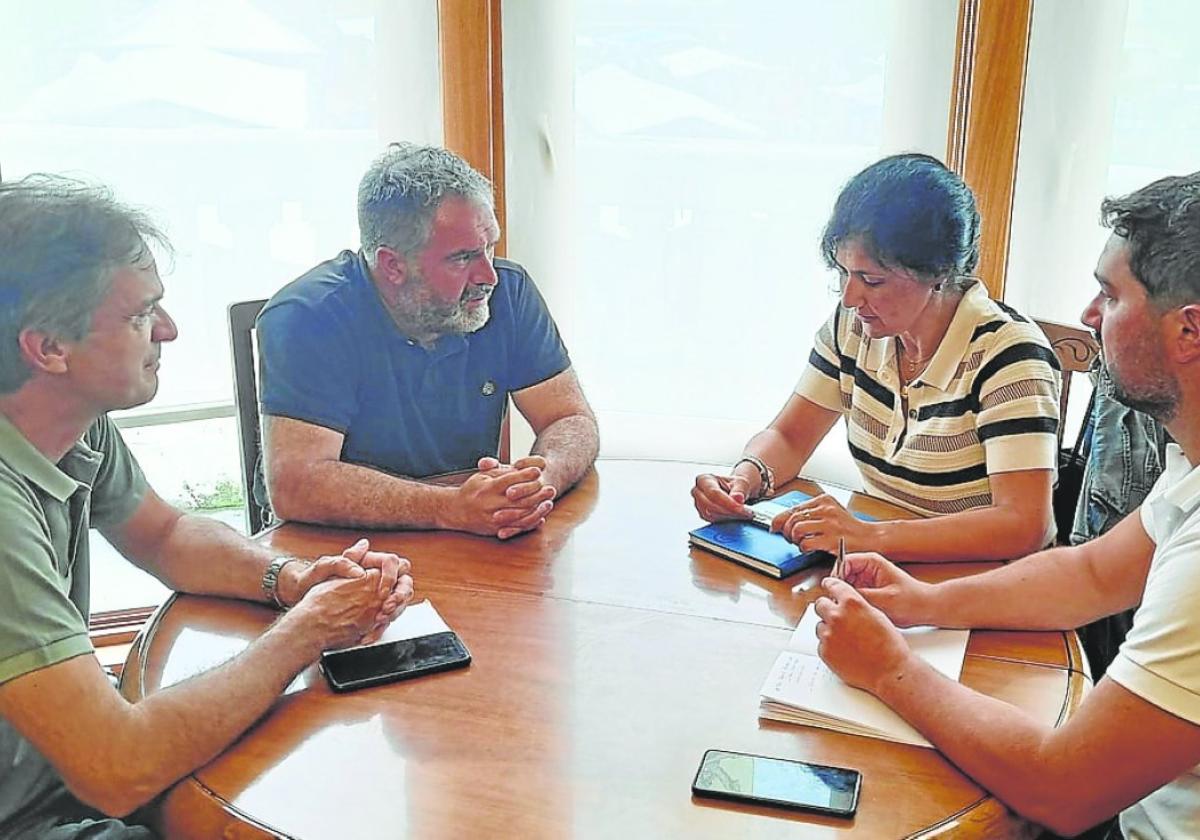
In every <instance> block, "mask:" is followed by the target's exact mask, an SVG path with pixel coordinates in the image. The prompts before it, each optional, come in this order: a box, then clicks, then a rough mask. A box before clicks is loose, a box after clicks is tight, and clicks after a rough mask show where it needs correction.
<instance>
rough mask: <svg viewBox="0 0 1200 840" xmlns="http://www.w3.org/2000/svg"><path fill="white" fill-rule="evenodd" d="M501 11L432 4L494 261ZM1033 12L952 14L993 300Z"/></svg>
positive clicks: (125, 624) (457, 125)
mask: <svg viewBox="0 0 1200 840" xmlns="http://www.w3.org/2000/svg"><path fill="white" fill-rule="evenodd" d="M501 5H502V3H501V0H475V2H462V0H438V24H439V27H438V28H439V33H438V39H439V55H440V57H441V76H442V99H443V131H444V138H445V139H444V143H445V145H446V147H447V148H448V149H451V150H452V151H454V152H456V153H458V154H460V155H462V156H463V158H464V159H466V160H467V161H468V162H469V163H470V164H471V165H472V166H473V167H475V168H476V169H478V170H479V171H480V172H482V173H483V174H484V175H485V176H487V177H488V178H489V179H490V180H491V181H492V183H493V184H494V186H495V194H496V215H497V218H498V220H499V222H500V230H501V239H500V242H499V244H498V246H497V249H496V252H497V254H499V255H503V254H505V253H506V250H505V244H506V239H505V234H504V231H505V230H506V226H505V224H504V222H505V216H506V213H505V189H504V141H505V133H504V98H503V75H502V72H503V71H502V67H503V54H502V47H503V44H502V35H501V12H502V9H501ZM1032 10H1033V0H960V2H959V8H958V34H957V42H956V45H955V67H954V80H953V84H952V87H951V103H950V122H949V125H948V126H947V139H946V163H947V165H948V166H950V168H951V169H953V170H954V171H955V172H957V173H959V174H960V175H961V176H962V177H963V178H964V180H965V181H966V182H967V183H968V184H969V185H970V186H971V188H972V189H973V190H974V191H975V195H976V199H977V201H978V203H979V208H980V212H981V216H982V229H981V243H980V264H979V271H978V273H979V275H980V276H981V277H982V278H983V280H984V282H985V284H986V285H987V288H988V290H989V292H990V293H991V295H992V297H994V298H997V299H1003V297H1004V286H1005V272H1006V270H1007V262H1008V249H1009V237H1010V228H1011V216H1012V206H1013V195H1014V190H1015V182H1016V164H1017V154H1018V151H1019V149H1018V146H1019V140H1020V127H1021V108H1022V105H1023V102H1024V91H1025V73H1026V65H1027V59H1028V53H1029V40H1030V28H1031V24H1032ZM234 413H235V412H234V406H233V403H232V402H231V401H227V402H217V403H203V404H196V405H187V406H175V407H170V408H162V409H149V408H148V409H144V410H133V411H130V412H126V413H123V414H121V415H120V416H119V417H117V418H115V419H116V424H117V426H118V427H119V428H135V427H138V426H149V425H167V424H173V423H181V422H187V421H191V420H203V419H214V418H222V417H232V416H233V415H234ZM156 609H157V607H154V606H146V607H135V608H129V609H122V610H111V611H104V612H98V613H95V614H94V615H92V617H91V622H90V629H91V636H92V642H93V644H94V645H95V646H96V647H97V650H98V652H99V651H100V650H101V649H111V651H112V652H117V651H120V650H121V648H119V647H118V646H120V645H125V646H128V644H129V643H131V642H132V640H133V638H134V636H136V634H137V632H138V631H139V630H140V628H141V626H142V625H143V624H144V623H145V621H146V620H147V619H149V617H150V616H151V615H152V614H153V613H154V611H155V610H156ZM119 664H120V663H117V665H118V666H119Z"/></svg>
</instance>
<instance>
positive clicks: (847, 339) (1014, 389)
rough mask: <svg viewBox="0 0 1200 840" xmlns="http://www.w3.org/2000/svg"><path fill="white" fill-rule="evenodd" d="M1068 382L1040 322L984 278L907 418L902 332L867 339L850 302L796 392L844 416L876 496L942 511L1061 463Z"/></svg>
mask: <svg viewBox="0 0 1200 840" xmlns="http://www.w3.org/2000/svg"><path fill="white" fill-rule="evenodd" d="M835 335H836V340H835ZM1060 388H1061V375H1060V367H1059V364H1058V359H1057V358H1056V357H1055V355H1054V351H1053V350H1051V349H1050V344H1049V342H1048V341H1047V340H1046V336H1045V335H1044V334H1043V333H1042V331H1041V329H1040V328H1039V327H1038V326H1037V325H1036V324H1035V323H1033V322H1032V321H1030V320H1029V319H1028V318H1026V317H1024V316H1023V315H1021V314H1019V313H1018V312H1016V311H1015V310H1013V309H1011V308H1009V307H1007V306H1005V305H1004V304H1002V303H998V302H996V301H993V300H992V299H991V298H989V297H988V294H987V289H986V288H985V287H984V286H983V284H981V283H979V282H975V283H973V284H972V285H971V286H970V287H969V288H968V289H967V291H966V293H965V294H964V295H963V297H962V300H961V301H959V304H958V309H957V310H956V311H955V313H954V318H953V320H952V321H951V322H950V327H949V329H948V330H947V331H946V335H945V337H944V338H943V339H942V342H941V344H940V345H938V348H937V350H936V351H935V352H934V355H933V358H932V359H931V360H930V362H929V365H928V367H926V369H925V371H924V372H923V373H922V374H921V375H920V376H918V377H917V378H916V379H915V380H913V382H912V383H911V384H910V385H909V388H908V413H907V416H905V413H904V410H903V408H902V400H901V397H900V377H899V373H898V371H897V367H896V339H895V338H892V337H888V338H874V339H873V338H867V337H865V336H864V335H863V329H862V322H861V321H860V320H859V319H858V317H857V316H856V315H855V314H854V312H853V310H850V309H842V308H840V307H839V309H838V310H836V311H835V312H834V314H833V316H832V317H831V318H830V319H829V320H828V321H827V322H826V323H825V324H824V326H822V327H821V329H820V330H819V331H818V333H817V338H816V342H815V345H814V347H813V350H812V353H811V354H810V355H809V360H808V366H807V367H806V368H805V370H804V373H803V374H802V375H801V377H800V381H799V382H798V383H797V384H796V393H797V394H799V395H800V396H802V397H804V398H806V399H808V400H811V401H812V402H814V403H816V404H817V405H820V406H823V407H824V408H827V409H830V410H831V411H837V412H840V413H841V414H842V415H843V417H844V418H845V419H846V426H847V437H848V439H849V444H850V453H851V454H852V455H853V456H854V459H855V461H856V462H857V463H858V468H859V471H860V472H861V473H862V478H863V484H864V486H865V488H866V490H867V492H869V493H870V494H871V495H874V496H879V497H881V498H884V499H887V500H889V501H892V502H895V503H897V504H899V505H902V506H903V507H906V508H908V509H910V510H913V511H916V512H918V513H922V514H926V515H937V514H947V513H959V512H961V511H965V510H969V509H971V508H978V507H987V506H989V505H991V503H992V492H991V485H990V484H989V482H988V475H990V474H991V473H1002V472H1015V471H1017V470H1053V469H1056V468H1057V454H1056V453H1057V448H1058V438H1057V433H1058V419H1059V418H1058V396H1059V389H1060ZM1047 537H1048V538H1049V537H1050V534H1049V533H1048V534H1047Z"/></svg>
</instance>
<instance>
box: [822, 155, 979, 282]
mask: <svg viewBox="0 0 1200 840" xmlns="http://www.w3.org/2000/svg"><path fill="white" fill-rule="evenodd" d="M850 240H856V241H858V242H860V243H861V244H862V246H863V248H865V249H866V251H867V253H868V254H870V255H871V258H872V259H874V260H875V261H876V262H878V263H880V264H881V265H885V266H888V267H890V268H899V269H903V270H906V271H908V272H910V273H912V274H914V275H916V276H917V277H920V278H922V279H924V280H926V281H927V282H936V281H940V280H945V279H958V278H961V277H963V276H965V275H969V274H970V273H971V272H972V271H974V270H975V265H976V263H978V262H979V211H978V210H977V209H976V207H975V196H974V195H973V194H972V193H971V190H970V188H969V187H968V186H967V185H966V184H965V183H963V180H962V179H961V178H959V177H958V175H956V174H954V172H952V171H951V170H949V169H947V168H946V166H945V164H943V163H942V162H941V161H940V160H938V159H937V158H935V157H930V156H929V155H922V154H915V153H908V154H900V155H892V156H891V157H886V158H884V159H883V160H880V161H877V162H875V163H873V164H871V165H870V166H868V167H867V168H866V169H864V170H863V171H862V172H859V173H858V174H857V175H855V176H854V177H853V178H851V179H850V180H849V181H848V182H847V183H846V186H845V187H843V188H842V191H841V193H840V194H839V195H838V198H837V202H836V203H835V204H834V205H833V213H832V214H831V215H830V217H829V221H828V222H826V224H825V231H824V233H823V234H822V235H821V255H822V256H823V257H824V259H825V264H826V265H827V266H828V267H829V268H835V267H836V266H837V263H836V260H835V255H836V253H837V249H838V246H839V245H841V244H842V243H843V242H847V241H850Z"/></svg>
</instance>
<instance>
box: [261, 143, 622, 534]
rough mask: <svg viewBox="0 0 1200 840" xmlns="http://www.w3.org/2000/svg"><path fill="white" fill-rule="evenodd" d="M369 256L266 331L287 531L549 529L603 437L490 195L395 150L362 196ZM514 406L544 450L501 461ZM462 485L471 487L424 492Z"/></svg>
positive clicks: (344, 261) (455, 167)
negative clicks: (293, 527) (501, 248)
mask: <svg viewBox="0 0 1200 840" xmlns="http://www.w3.org/2000/svg"><path fill="white" fill-rule="evenodd" d="M358 217H359V228H360V233H361V240H362V248H361V250H360V251H359V252H357V253H355V252H352V251H343V252H342V253H341V254H339V255H338V256H337V257H335V258H334V259H332V260H329V261H327V262H324V263H321V264H320V265H318V266H317V267H316V268H314V269H312V270H311V271H309V272H308V273H307V274H305V275H303V276H302V277H300V278H299V279H297V280H295V281H293V282H292V283H290V284H288V285H287V286H285V287H284V288H283V289H281V290H280V291H279V292H278V293H277V294H276V295H275V296H274V297H273V298H272V299H271V300H270V302H269V303H268V304H267V305H266V307H265V308H264V309H263V311H262V313H261V314H260V315H259V319H258V344H259V359H260V368H261V380H262V394H261V399H262V411H263V415H264V417H263V431H264V447H263V454H264V476H265V479H266V486H267V490H268V491H269V496H270V502H271V505H272V507H273V508H274V510H275V513H276V514H277V515H278V516H279V517H281V518H283V519H297V520H304V521H308V522H320V523H328V524H334V525H359V526H364V525H365V526H377V527H413V528H450V529H455V530H461V531H470V532H472V533H476V534H485V535H489V536H497V537H499V538H501V539H506V538H508V537H511V536H514V535H516V534H519V533H522V532H524V531H528V530H531V529H533V528H536V527H538V526H539V525H541V524H542V522H544V521H545V518H546V516H547V515H548V514H549V513H550V511H551V509H552V508H553V506H554V501H553V500H554V499H555V498H556V497H557V496H558V495H560V494H561V493H562V492H564V491H566V490H567V489H569V488H570V487H571V486H573V485H574V484H575V482H577V481H578V480H579V479H580V477H581V476H582V475H583V474H584V472H586V471H587V469H588V467H590V466H591V464H592V462H593V460H595V457H596V451H597V448H598V446H599V438H598V433H597V429H596V421H595V417H594V416H593V414H592V411H591V409H590V407H589V406H588V403H587V400H586V399H585V398H584V395H583V391H582V390H581V389H580V387H579V382H578V380H577V379H576V377H575V374H574V372H573V371H572V369H571V361H570V358H569V357H568V356H567V351H566V348H565V347H564V346H563V343H562V340H561V339H560V338H559V335H558V329H557V328H556V327H555V325H554V320H553V319H552V318H551V317H550V313H549V311H547V309H546V304H545V301H543V300H542V297H541V295H540V294H539V293H538V290H537V288H536V287H535V286H534V285H533V281H532V280H530V278H529V275H528V274H527V273H526V272H525V270H524V269H523V268H521V266H519V265H517V264H516V263H512V262H509V261H507V260H503V259H496V258H495V257H494V254H493V251H494V248H495V245H496V242H497V240H498V239H499V236H500V228H499V225H498V224H497V222H496V215H495V212H494V210H493V197H492V188H491V184H490V183H488V181H487V179H485V178H484V177H483V176H482V175H480V174H479V173H478V172H476V171H475V170H473V169H471V167H470V166H468V165H467V164H466V162H465V161H463V160H462V159H461V158H459V157H457V156H455V155H453V154H451V153H450V152H447V151H445V150H444V149H439V148H435V147H422V146H414V145H411V144H393V145H392V146H391V147H390V148H389V149H388V151H386V152H385V153H384V154H383V155H382V156H381V157H379V158H378V159H376V160H375V162H374V163H372V164H371V167H370V168H369V169H368V170H367V173H366V175H365V176H364V177H363V180H362V182H361V184H360V185H359V191H358ZM510 395H511V396H512V398H513V402H514V403H515V404H516V406H517V409H518V410H519V411H520V412H521V413H522V414H523V415H524V416H525V418H526V420H528V421H529V424H530V425H531V426H532V427H533V431H534V433H535V434H536V435H537V439H536V440H535V442H534V445H533V449H532V451H531V453H530V455H529V456H528V457H526V458H521V459H519V460H517V461H515V462H514V463H512V464H504V463H501V462H500V460H499V459H498V457H497V456H498V454H499V450H498V444H499V438H500V429H501V424H502V422H503V417H504V410H505V407H506V405H507V403H508V397H509V396H510ZM447 473H461V474H463V475H465V476H466V478H465V480H464V481H462V482H461V483H459V484H457V485H447V484H439V483H431V482H428V481H420V480H418V479H428V478H430V477H433V476H441V475H444V474H447Z"/></svg>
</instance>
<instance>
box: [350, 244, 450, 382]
mask: <svg viewBox="0 0 1200 840" xmlns="http://www.w3.org/2000/svg"><path fill="white" fill-rule="evenodd" d="M355 262H356V264H357V267H358V273H359V279H360V282H361V284H362V289H363V294H364V295H366V296H368V297H369V299H370V300H371V301H372V303H371V305H370V307H369V308H371V309H373V310H374V311H375V313H376V317H377V318H378V319H379V325H380V328H381V329H383V330H384V331H385V333H386V334H388V335H394V336H399V337H400V339H401V340H402V341H403V342H404V344H405V345H406V346H408V347H411V348H412V349H413V350H415V351H418V352H420V353H422V354H424V355H426V356H428V357H430V358H432V359H435V360H436V359H442V358H445V357H446V356H453V355H454V354H455V353H461V352H463V351H464V350H466V349H467V337H466V336H464V335H459V334H457V333H448V334H446V335H440V336H438V337H437V338H436V339H435V340H434V342H433V346H432V347H430V348H428V349H426V348H425V347H422V346H421V344H420V343H419V342H418V341H417V340H416V339H414V338H412V337H411V336H409V335H408V334H406V333H405V332H404V331H403V330H401V329H400V327H398V326H396V320H395V319H394V318H393V317H392V314H391V313H390V312H388V310H387V306H386V305H385V304H384V302H383V298H382V297H381V296H380V294H379V288H378V287H377V286H376V285H375V281H374V280H373V279H372V278H371V267H370V266H369V265H368V264H367V258H366V256H364V254H363V252H362V251H361V250H360V251H358V252H357V253H356V254H355Z"/></svg>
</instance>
